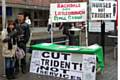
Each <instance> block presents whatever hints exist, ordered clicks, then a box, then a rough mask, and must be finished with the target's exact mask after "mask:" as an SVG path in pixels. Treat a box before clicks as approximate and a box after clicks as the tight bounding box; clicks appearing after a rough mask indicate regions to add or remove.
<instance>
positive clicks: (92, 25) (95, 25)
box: [88, 21, 115, 32]
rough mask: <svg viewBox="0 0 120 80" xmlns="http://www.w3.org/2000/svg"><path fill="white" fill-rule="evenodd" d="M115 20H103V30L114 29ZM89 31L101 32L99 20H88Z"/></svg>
mask: <svg viewBox="0 0 120 80" xmlns="http://www.w3.org/2000/svg"><path fill="white" fill-rule="evenodd" d="M114 29H115V22H113V21H105V32H109V31H114ZM88 30H89V32H101V21H90V22H89V28H88Z"/></svg>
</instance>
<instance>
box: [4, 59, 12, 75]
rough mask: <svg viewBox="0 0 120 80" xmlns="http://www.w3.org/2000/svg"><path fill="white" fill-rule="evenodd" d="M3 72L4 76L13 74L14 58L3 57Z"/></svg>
mask: <svg viewBox="0 0 120 80" xmlns="http://www.w3.org/2000/svg"><path fill="white" fill-rule="evenodd" d="M5 73H6V77H11V76H14V58H11V57H6V58H5Z"/></svg>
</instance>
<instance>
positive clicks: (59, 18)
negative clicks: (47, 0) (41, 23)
mask: <svg viewBox="0 0 120 80" xmlns="http://www.w3.org/2000/svg"><path fill="white" fill-rule="evenodd" d="M50 16H51V18H52V22H54V23H56V22H81V21H86V20H87V3H86V2H81V3H52V4H50Z"/></svg>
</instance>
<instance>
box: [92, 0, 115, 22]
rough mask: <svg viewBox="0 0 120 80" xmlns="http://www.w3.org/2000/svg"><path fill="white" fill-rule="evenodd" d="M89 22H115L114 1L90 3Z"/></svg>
mask: <svg viewBox="0 0 120 80" xmlns="http://www.w3.org/2000/svg"><path fill="white" fill-rule="evenodd" d="M90 7H91V9H90V18H91V20H116V2H115V1H91V2H90Z"/></svg>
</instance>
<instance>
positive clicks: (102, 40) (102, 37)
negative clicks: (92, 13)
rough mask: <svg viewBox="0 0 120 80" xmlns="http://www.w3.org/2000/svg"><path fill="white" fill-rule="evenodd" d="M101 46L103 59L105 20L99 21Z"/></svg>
mask: <svg viewBox="0 0 120 80" xmlns="http://www.w3.org/2000/svg"><path fill="white" fill-rule="evenodd" d="M101 46H102V48H103V57H104V59H105V22H104V21H101Z"/></svg>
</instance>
